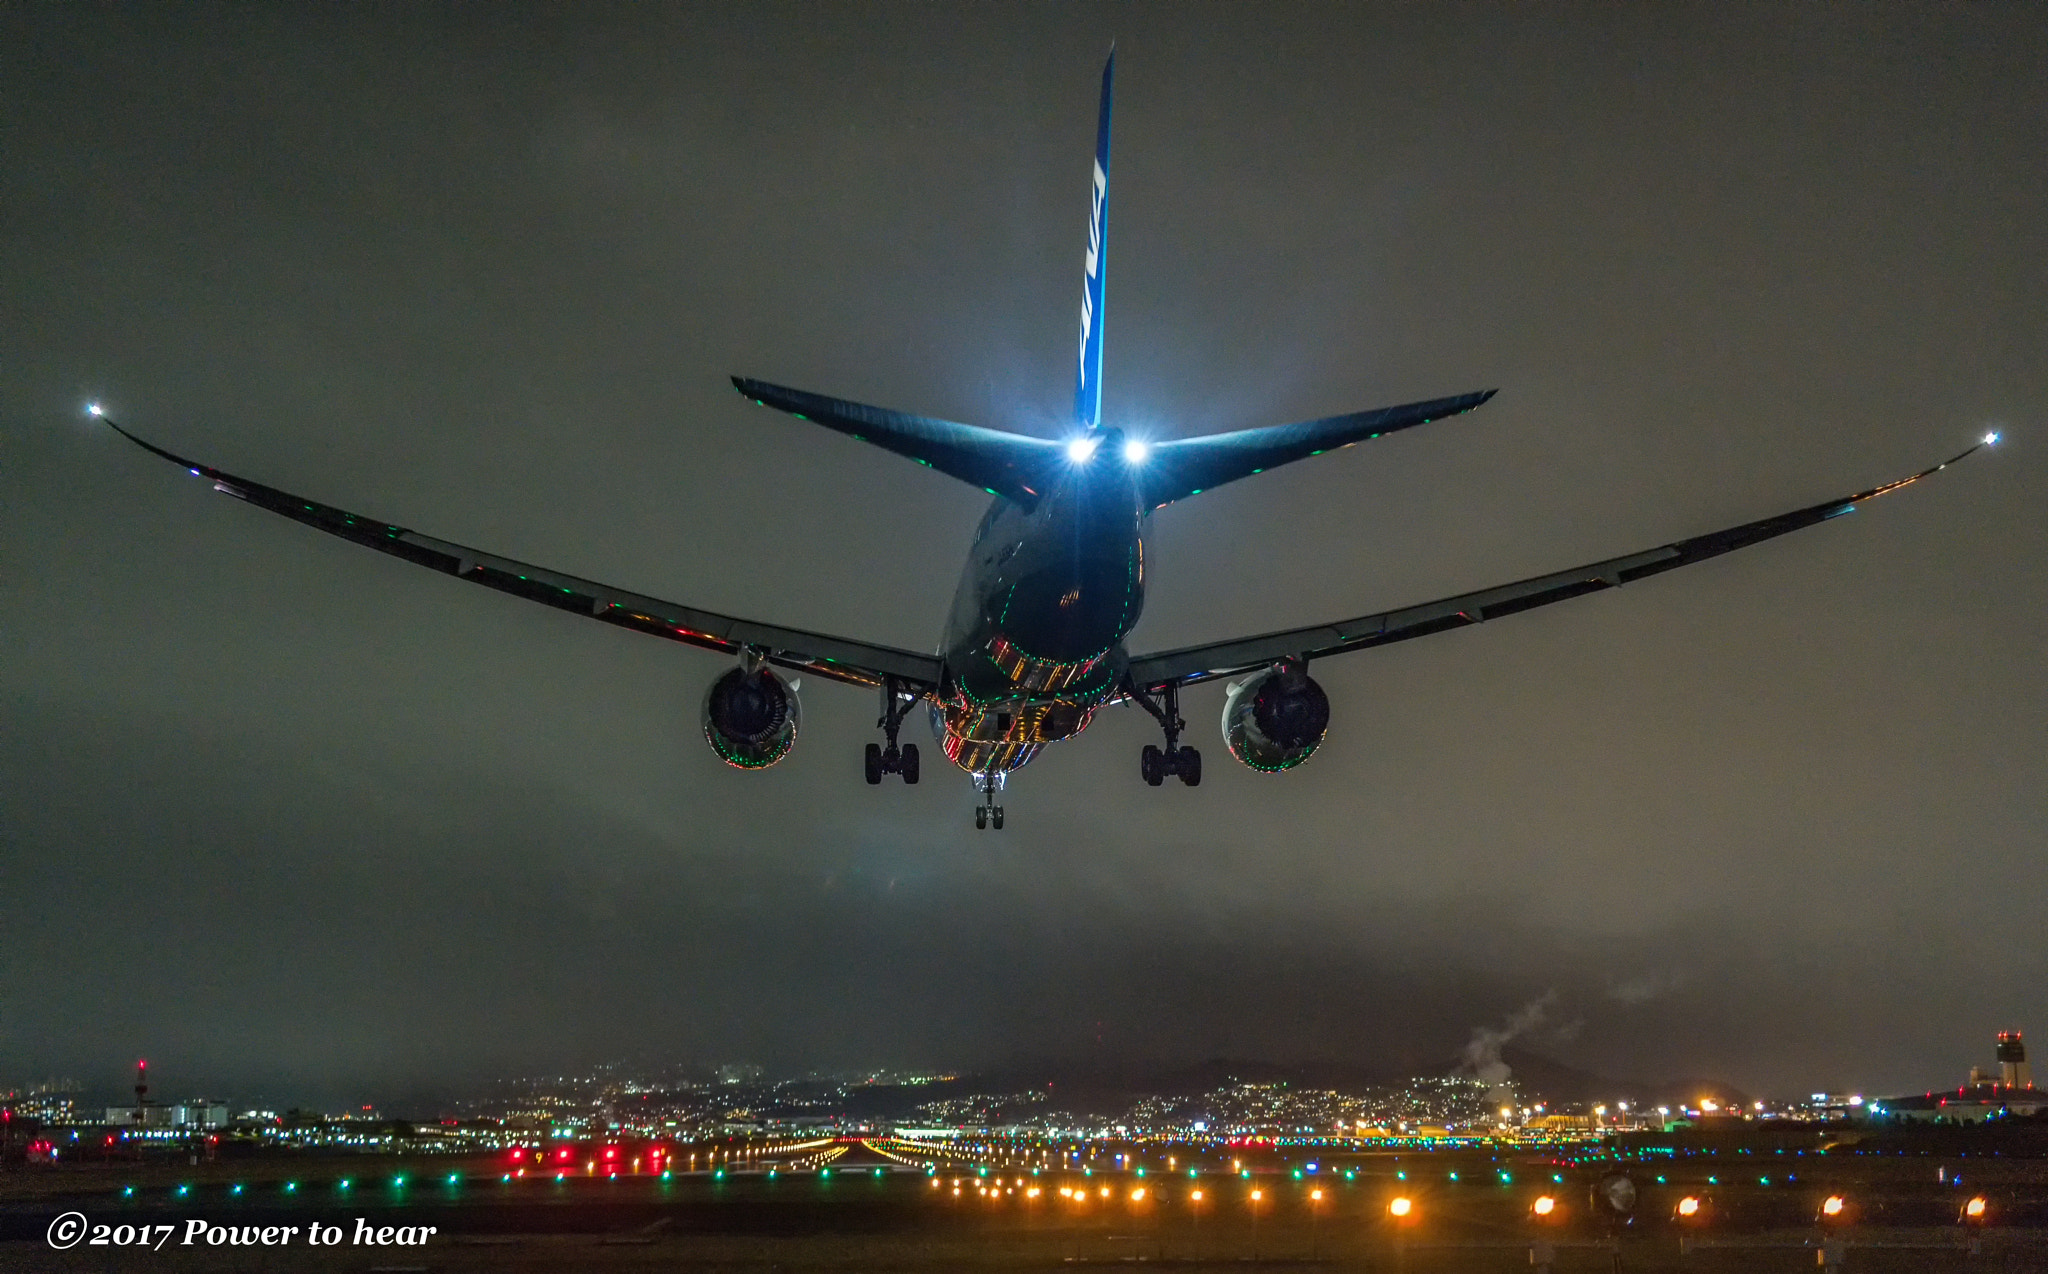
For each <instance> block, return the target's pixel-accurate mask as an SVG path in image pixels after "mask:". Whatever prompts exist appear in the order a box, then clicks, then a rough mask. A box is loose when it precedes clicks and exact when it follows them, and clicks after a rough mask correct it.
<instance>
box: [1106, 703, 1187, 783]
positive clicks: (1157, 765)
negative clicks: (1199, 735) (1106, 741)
mask: <svg viewBox="0 0 2048 1274" xmlns="http://www.w3.org/2000/svg"><path fill="white" fill-rule="evenodd" d="M1124 689H1125V690H1127V691H1128V692H1129V693H1130V696H1131V699H1132V701H1133V702H1135V703H1136V704H1137V705H1138V706H1139V707H1141V708H1143V709H1144V710H1145V711H1147V712H1149V713H1151V714H1152V719H1153V720H1154V721H1157V722H1158V723H1159V728H1160V729H1162V730H1164V731H1166V748H1165V750H1164V751H1161V750H1160V749H1158V748H1155V747H1153V746H1152V745H1151V744H1149V743H1148V744H1146V745H1145V750H1144V751H1143V752H1140V753H1139V754H1138V773H1140V774H1142V775H1144V777H1145V782H1146V783H1147V784H1149V785H1150V786H1152V787H1158V786H1159V785H1160V784H1161V783H1164V782H1166V777H1167V775H1169V774H1177V775H1179V776H1180V781H1181V782H1182V783H1185V784H1187V785H1188V786H1189V787H1200V786H1201V785H1202V754H1201V753H1200V752H1197V751H1195V749H1193V748H1184V747H1182V746H1180V732H1181V731H1182V730H1185V729H1187V725H1188V723H1187V722H1185V721H1183V720H1181V719H1180V687H1179V686H1176V685H1173V684H1172V683H1170V682H1169V683H1168V684H1166V685H1164V686H1161V687H1160V689H1159V698H1158V700H1157V701H1155V700H1154V699H1153V698H1152V696H1150V695H1148V694H1146V693H1145V692H1144V691H1143V690H1141V689H1139V688H1138V687H1137V686H1136V685H1134V684H1132V683H1131V682H1125V683H1124Z"/></svg>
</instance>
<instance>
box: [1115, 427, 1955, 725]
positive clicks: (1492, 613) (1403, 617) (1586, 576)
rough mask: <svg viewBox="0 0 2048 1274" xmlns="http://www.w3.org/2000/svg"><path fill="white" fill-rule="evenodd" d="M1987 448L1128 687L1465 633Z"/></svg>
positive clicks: (1220, 648)
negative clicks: (1803, 503)
mask: <svg viewBox="0 0 2048 1274" xmlns="http://www.w3.org/2000/svg"><path fill="white" fill-rule="evenodd" d="M1987 445H1988V442H1980V443H1978V444H1977V445H1976V446H1973V447H1971V448H1969V449H1968V450H1966V451H1963V452H1961V453H1959V454H1957V455H1954V456H1951V457H1949V458H1948V459H1947V460H1944V461H1942V462H1941V463H1940V464H1937V465H1933V466H1930V467H1929V468H1926V469H1923V470H1921V471H1920V472H1918V473H1916V474H1913V475H1911V476H1910V477H1906V478H1901V479H1899V480H1898V481H1896V482H1888V483H1886V484H1885V485H1883V486H1880V487H1872V488H1871V489H1869V490H1868V491H1859V492H1857V493H1856V494H1854V495H1849V496H1843V497H1841V498H1840V499H1836V500H1828V501H1826V502H1824V503H1821V504H1813V505H1808V506H1807V507H1805V508H1803V509H1794V510H1792V511H1791V512H1790V513H1780V514H1776V515H1774V516H1772V517H1768V518H1760V519H1758V520H1756V521H1754V522H1744V523H1742V524H1741V525H1740V526H1732V527H1727V528H1725V529H1723V530H1719V531H1710V532H1708V533H1707V534H1705V535H1696V536H1693V537H1692V538H1691V539H1685V540H1677V541H1674V542H1673V543H1670V544H1665V545H1660V546H1659V547H1657V548H1653V549H1645V550H1643V551H1642V552H1639V553H1630V554H1627V555H1625V556H1622V557H1611V558H1608V559H1606V560H1604V561H1599V562H1591V563H1588V564H1587V565H1585V566H1579V567H1574V568H1572V569H1571V570H1565V571H1554V572H1552V573H1550V574H1547V575H1538V576H1534V577H1532V578H1530V579H1525V580H1521V581H1518V582H1516V583H1513V584H1502V585H1499V586H1497V587H1494V588H1486V589H1481V590H1479V591H1477V592H1472V593H1460V594H1458V595H1457V596H1455V597H1446V598H1441V599H1439V600H1437V601H1433V602H1424V603H1422V604H1421V605H1419V606H1409V607H1406V608H1403V609H1401V610H1392V611H1383V612H1381V613H1379V614H1376V615H1362V616H1359V617H1358V618H1356V619H1346V620H1339V621H1337V622H1335V623H1330V624H1318V625H1315V626H1313V627H1309V628H1293V629H1288V630H1286V631H1283V632H1274V633H1264V634H1261V635H1259V636H1256V637H1244V638H1239V639H1237V640H1233V641H1222V642H1211V643H1208V644H1206V645H1201V646H1187V647H1183V648H1182V649H1179V650H1168V651H1161V652H1159V653H1158V654H1151V655H1140V656H1138V657H1136V658H1134V659H1132V660H1131V663H1130V678H1131V682H1132V684H1133V685H1136V686H1140V687H1144V688H1148V689H1149V688H1156V687H1160V686H1166V685H1183V686H1185V685H1193V684H1196V683H1197V682H1202V681H1210V680H1214V679H1215V678H1218V677H1229V676H1235V675H1237V674H1238V673H1241V672H1246V671H1249V670H1251V669H1254V668H1259V667H1263V666H1265V665H1267V664H1271V663H1274V662H1277V661H1279V660H1282V659H1320V658H1323V657H1325V656H1329V655H1338V654H1343V653H1344V652H1346V651H1351V650H1364V649H1366V648H1368V647H1372V646H1385V645H1389V644H1391V643H1393V642H1397V641H1408V640H1410V639H1412V638H1416V637H1427V636H1429V635H1430V634H1432V633H1440V632H1445V631H1448V630H1450V629H1453V628H1466V627H1469V626H1471V625H1473V624H1478V623H1484V622H1485V621H1487V620H1489V619H1499V618H1503V617H1505V616H1508V615H1516V614H1520V613H1521V612H1523V611H1525V610H1534V609H1535V608H1536V607H1538V606H1548V605H1550V604H1551V603H1553V602H1562V601H1568V600H1570V599H1572V598H1574V597H1583V596H1585V595H1586V594H1588V593H1598V592H1603V591H1605V590H1607V589H1610V588H1616V587H1619V586H1621V585H1623V584H1628V583H1632V582H1634V581H1636V580H1639V579H1646V578H1648V577H1649V576H1652V575H1661V574H1662V573H1664V572H1665V571H1669V570H1676V569H1677V568H1678V567H1681V566H1689V565H1691V564H1692V563H1694V562H1703V561H1706V560H1707V559H1708V558H1713V557H1719V556H1720V555H1721V554H1723V553H1732V552H1734V551H1735V550H1736V549H1740V548H1747V547H1749V546H1750V545H1752V544H1761V543H1762V542H1763V541H1765V540H1770V539H1775V538H1777V537H1778V536H1780V535H1785V534H1787V533H1789V532H1792V531H1797V530H1800V529H1801V528H1804V527H1809V526H1813V525H1815V524H1816V523H1820V522H1825V521H1827V520H1829V519H1830V518H1835V517H1839V516H1841V515H1842V514H1844V513H1850V512H1853V511H1854V510H1855V509H1856V508H1857V506H1859V505H1861V504H1862V503H1864V502H1865V501H1867V500H1873V499H1876V498H1877V497H1878V496H1881V495H1886V494H1889V493H1890V492H1893V491H1897V490H1898V489H1899V488H1901V487H1905V486H1910V485H1911V484H1913V483H1915V482H1918V481H1919V480H1920V479H1922V478H1925V477H1928V476H1930V475H1932V474H1936V473H1939V472H1941V471H1942V470H1943V469H1946V468H1947V467H1948V466H1950V465H1952V464H1954V463H1955V462H1956V461H1958V460H1961V459H1963V458H1964V457H1965V456H1968V455H1970V454H1972V453H1973V452H1976V451H1979V450H1981V449H1982V448H1983V447H1985V446H1987Z"/></svg>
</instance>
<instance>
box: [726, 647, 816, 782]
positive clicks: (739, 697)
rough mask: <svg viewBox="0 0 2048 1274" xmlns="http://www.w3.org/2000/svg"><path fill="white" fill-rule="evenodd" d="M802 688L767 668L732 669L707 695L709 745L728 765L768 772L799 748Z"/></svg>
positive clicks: (764, 665)
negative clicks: (798, 733) (798, 734)
mask: <svg viewBox="0 0 2048 1274" xmlns="http://www.w3.org/2000/svg"><path fill="white" fill-rule="evenodd" d="M802 719H803V709H802V706H801V705H800V704H799V703H798V702H797V697H796V687H795V686H793V685H791V684H790V683H789V682H787V681H784V680H783V679H782V677H781V675H780V674H778V673H777V672H776V671H775V670H774V669H773V668H770V667H769V666H767V665H766V664H763V665H761V666H760V667H759V668H756V669H754V670H753V671H752V672H749V671H747V670H746V669H744V668H733V669H730V670H728V671H727V672H726V673H725V674H724V675H723V676H721V677H720V678H719V679H718V680H716V681H714V682H712V683H711V688H710V689H709V690H706V691H705V692H704V741H705V742H706V743H709V744H710V745H711V750H712V751H713V752H716V753H718V757H719V759H720V760H722V761H724V762H725V763H726V764H727V765H732V766H738V767H739V768H740V769H742V770H765V769H767V768H768V767H769V766H771V765H773V764H775V763H776V762H777V761H780V760H781V759H782V758H783V757H785V756H788V755H789V750H790V749H791V748H792V747H794V746H796V730H797V726H798V724H800V723H801V721H802Z"/></svg>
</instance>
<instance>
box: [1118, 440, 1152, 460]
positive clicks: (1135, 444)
mask: <svg viewBox="0 0 2048 1274" xmlns="http://www.w3.org/2000/svg"><path fill="white" fill-rule="evenodd" d="M1151 454H1152V444H1151V443H1149V442H1143V441H1140V440H1139V439H1136V438H1132V439H1130V440H1129V441H1127V442H1125V443H1124V459H1125V460H1128V461H1129V462H1130V463H1132V464H1144V463H1145V457H1146V456H1149V455H1151Z"/></svg>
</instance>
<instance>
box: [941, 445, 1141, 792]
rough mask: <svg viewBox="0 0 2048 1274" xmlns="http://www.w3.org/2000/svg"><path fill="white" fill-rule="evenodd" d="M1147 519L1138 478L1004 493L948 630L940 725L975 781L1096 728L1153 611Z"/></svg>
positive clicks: (1075, 479)
mask: <svg viewBox="0 0 2048 1274" xmlns="http://www.w3.org/2000/svg"><path fill="white" fill-rule="evenodd" d="M1144 530H1145V514H1144V512H1143V511H1142V510H1140V509H1139V507H1138V498H1137V487H1136V483H1135V481H1134V479H1133V476H1132V474H1131V473H1130V471H1129V470H1128V469H1126V468H1124V467H1123V466H1120V465H1116V464H1114V463H1113V462H1112V461H1110V460H1109V458H1108V457H1104V458H1103V459H1102V461H1100V462H1099V469H1098V468H1095V467H1091V466H1086V465H1076V466H1075V468H1074V470H1073V472H1072V473H1071V474H1070V475H1069V476H1068V478H1067V479H1066V481H1064V482H1063V483H1061V484H1060V485H1059V486H1058V487H1056V488H1055V489H1054V490H1052V491H1050V492H1048V493H1047V494H1046V495H1045V496H1043V497H1041V498H1040V499H1039V500H1038V501H1036V502H1035V503H1033V504H1029V505H1026V504H1022V503H1019V502H1016V501H1012V500H1009V499H1005V498H1003V497H1001V496H998V497H997V498H996V500H995V503H994V504H993V505H991V506H990V508H989V511H988V513H987V515H986V516H984V517H983V518H982V520H981V526H980V528H979V529H978V530H977V531H976V533H975V537H974V546H973V548H972V549H971V550H970V551H969V554H968V559H967V566H966V569H965V570H964V571H963V572H962V573H961V577H960V587H959V590H958V591H957V592H956V593H955V594H954V598H953V609H952V613H951V615H950V616H949V617H948V620H947V624H946V637H945V642H944V645H943V647H942V649H941V654H942V655H943V657H944V659H945V664H946V684H945V685H944V686H943V687H942V688H941V690H940V693H939V696H938V700H937V702H936V703H935V705H934V713H933V716H934V721H933V725H934V728H935V731H936V733H937V736H938V740H939V743H940V746H941V747H943V748H944V749H945V752H946V756H947V758H948V759H950V760H951V761H952V762H953V764H955V765H957V766H959V767H960V768H961V769H963V770H967V771H969V772H970V773H975V774H984V773H989V772H1003V771H1008V770H1014V769H1017V768H1019V767H1021V766H1023V765H1025V764H1027V763H1028V762H1029V761H1030V760H1031V759H1032V758H1033V757H1034V756H1036V755H1037V754H1038V751H1039V749H1040V748H1042V747H1044V746H1045V745H1046V744H1047V743H1053V742H1057V741H1059V740H1061V739H1070V738H1072V737H1074V736H1075V735H1077V734H1079V733H1081V731H1083V730H1085V729H1087V728H1088V722H1089V720H1090V718H1091V717H1093V715H1094V713H1095V709H1097V708H1098V707H1100V706H1102V704H1103V703H1104V701H1106V700H1107V699H1109V698H1110V697H1111V696H1112V695H1114V694H1115V693H1116V691H1117V689H1118V687H1119V685H1120V684H1121V682H1122V681H1123V675H1124V669H1125V666H1126V664H1127V663H1128V662H1129V657H1128V655H1127V654H1126V652H1125V650H1124V646H1123V641H1124V638H1125V636H1126V635H1128V634H1129V633H1130V631H1131V628H1132V627H1133V626H1134V625H1135V624H1136V623H1137V622H1138V615H1139V613H1140V611H1141V610H1142V609H1143V608H1144V603H1145V546H1144Z"/></svg>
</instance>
